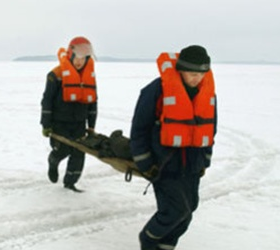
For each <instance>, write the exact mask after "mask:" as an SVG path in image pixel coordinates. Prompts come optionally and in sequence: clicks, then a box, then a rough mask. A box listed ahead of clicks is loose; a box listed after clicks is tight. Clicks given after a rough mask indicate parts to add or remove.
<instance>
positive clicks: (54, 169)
mask: <svg viewBox="0 0 280 250" xmlns="http://www.w3.org/2000/svg"><path fill="white" fill-rule="evenodd" d="M48 162H49V170H48V176H49V179H50V181H51V182H52V183H56V182H57V181H58V163H57V162H55V161H54V159H53V158H52V157H51V156H49V159H48Z"/></svg>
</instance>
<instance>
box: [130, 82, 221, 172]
mask: <svg viewBox="0 0 280 250" xmlns="http://www.w3.org/2000/svg"><path fill="white" fill-rule="evenodd" d="M186 91H187V89H186ZM189 95H193V93H189ZM160 96H162V85H161V79H160V78H157V79H155V80H154V81H153V82H152V83H150V84H149V85H147V86H146V87H145V88H143V89H142V90H141V94H140V97H139V99H138V102H137V105H136V108H135V113H134V117H133V120H132V127H131V134H130V137H131V142H130V147H131V152H132V155H133V157H134V160H135V158H137V157H138V159H136V160H135V162H136V164H137V166H138V168H139V169H140V170H141V171H147V170H149V168H150V167H151V166H152V165H153V164H156V165H158V166H159V167H160V168H162V175H166V176H177V175H181V174H182V173H183V172H184V171H191V172H193V173H199V172H200V171H201V170H202V169H203V168H207V167H209V166H210V160H211V155H212V146H211V147H204V148H195V147H184V148H175V147H166V146H162V145H161V144H160V124H159V122H158V119H159V114H157V102H158V99H159V98H160ZM215 106H216V105H215ZM216 127H217V109H216V108H215V133H216ZM139 156H140V157H139ZM141 156H142V157H141Z"/></svg>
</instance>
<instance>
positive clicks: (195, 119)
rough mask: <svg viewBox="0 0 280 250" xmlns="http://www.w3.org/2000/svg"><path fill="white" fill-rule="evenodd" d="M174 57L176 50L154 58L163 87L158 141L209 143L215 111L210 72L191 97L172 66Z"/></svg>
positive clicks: (184, 143) (175, 143)
mask: <svg viewBox="0 0 280 250" xmlns="http://www.w3.org/2000/svg"><path fill="white" fill-rule="evenodd" d="M177 58H178V54H177V53H176V54H168V53H162V54H161V55H160V56H159V57H158V59H157V63H158V68H159V71H160V75H161V79H162V89H163V103H162V113H161V117H160V121H161V132H160V133H161V134H160V139H161V144H162V145H164V146H172V147H186V146H190V147H207V146H211V145H213V140H214V113H215V87H214V79H213V74H212V71H211V70H210V71H208V72H206V73H205V76H204V78H203V79H202V81H201V83H200V84H199V85H198V89H199V92H198V94H197V95H196V96H195V97H194V98H193V100H191V99H190V98H189V96H188V93H187V91H186V89H185V87H184V86H183V84H184V83H183V82H182V79H181V76H180V73H179V72H178V71H177V70H176V69H175V65H176V61H177Z"/></svg>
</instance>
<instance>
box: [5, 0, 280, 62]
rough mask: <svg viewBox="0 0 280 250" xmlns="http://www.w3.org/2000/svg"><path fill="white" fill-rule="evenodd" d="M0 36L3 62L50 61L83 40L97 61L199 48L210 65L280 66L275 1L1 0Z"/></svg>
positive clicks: (279, 13) (279, 23) (277, 4)
mask: <svg viewBox="0 0 280 250" xmlns="http://www.w3.org/2000/svg"><path fill="white" fill-rule="evenodd" d="M0 31H1V39H0V60H12V59H14V58H16V57H19V56H26V55H54V54H56V52H57V50H58V48H59V47H66V46H67V44H68V42H69V40H70V39H71V38H72V37H74V36H77V35H83V36H86V37H88V38H89V39H90V40H91V41H92V44H93V47H94V50H95V53H96V55H97V57H98V56H113V57H126V58H135V57H137V58H155V57H157V55H158V54H159V53H160V52H162V51H180V50H181V48H183V47H186V46H188V45H191V44H200V45H203V46H205V47H206V49H207V50H208V52H209V54H210V56H211V58H212V61H214V62H215V61H216V62H220V61H248V60H250V61H270V62H280V1H279V0H192V1H188V0H6V1H5V0H2V1H1V8H0Z"/></svg>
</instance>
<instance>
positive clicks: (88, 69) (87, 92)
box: [58, 48, 97, 103]
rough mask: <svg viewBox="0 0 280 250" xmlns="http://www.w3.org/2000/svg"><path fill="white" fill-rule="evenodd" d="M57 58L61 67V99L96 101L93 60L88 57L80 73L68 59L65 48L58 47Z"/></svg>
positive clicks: (84, 101)
mask: <svg viewBox="0 0 280 250" xmlns="http://www.w3.org/2000/svg"><path fill="white" fill-rule="evenodd" d="M58 59H59V62H60V67H61V78H62V89H63V100H64V101H65V102H81V103H93V102H96V99H97V94H96V82H95V73H94V61H93V59H92V58H91V57H90V58H89V59H88V61H87V64H86V65H85V67H84V69H83V70H82V72H81V73H79V72H77V70H76V69H75V67H74V66H73V65H72V63H71V62H70V61H69V59H68V57H67V53H66V50H65V49H64V48H61V49H59V51H58Z"/></svg>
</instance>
